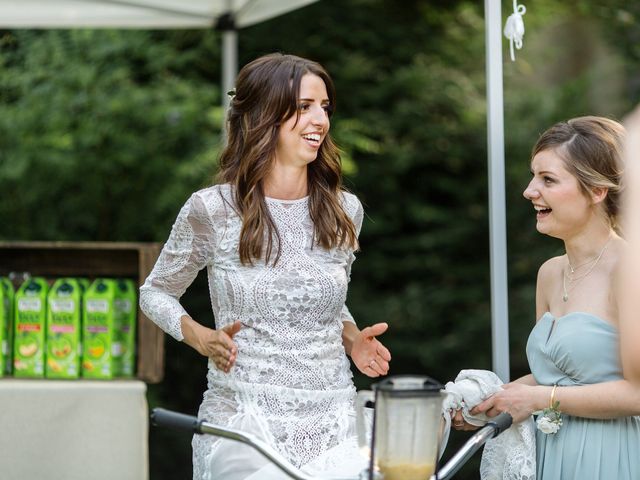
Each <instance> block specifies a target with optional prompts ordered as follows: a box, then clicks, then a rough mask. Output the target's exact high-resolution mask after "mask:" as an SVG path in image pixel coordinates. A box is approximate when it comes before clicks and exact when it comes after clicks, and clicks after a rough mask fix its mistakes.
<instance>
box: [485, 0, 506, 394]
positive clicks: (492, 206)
mask: <svg viewBox="0 0 640 480" xmlns="http://www.w3.org/2000/svg"><path fill="white" fill-rule="evenodd" d="M501 3H502V2H501V0H485V2H484V11H485V46H486V72H487V147H488V150H487V153H488V172H489V239H490V258H491V344H492V368H493V371H494V372H495V373H496V375H498V377H500V378H501V379H502V381H503V382H508V381H509V379H510V374H509V301H508V297H509V294H508V282H507V232H506V224H507V220H506V206H505V204H506V200H505V197H506V196H505V168H504V104H503V101H504V99H503V84H502V75H503V74H502V6H501Z"/></svg>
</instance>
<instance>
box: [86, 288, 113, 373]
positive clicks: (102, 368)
mask: <svg viewBox="0 0 640 480" xmlns="http://www.w3.org/2000/svg"><path fill="white" fill-rule="evenodd" d="M116 287H117V285H116V282H115V281H114V280H112V279H107V278H97V279H95V280H94V281H93V283H92V284H91V286H90V287H89V289H88V290H87V291H86V293H85V295H84V301H83V304H84V324H83V327H82V376H83V377H85V378H113V376H114V373H115V368H114V367H115V364H114V363H115V362H114V355H113V344H114V333H115V308H114V307H115V306H114V301H115V295H116Z"/></svg>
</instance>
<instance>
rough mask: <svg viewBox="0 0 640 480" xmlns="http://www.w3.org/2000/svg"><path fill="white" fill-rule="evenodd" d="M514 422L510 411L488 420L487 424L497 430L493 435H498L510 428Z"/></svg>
mask: <svg viewBox="0 0 640 480" xmlns="http://www.w3.org/2000/svg"><path fill="white" fill-rule="evenodd" d="M512 423H513V417H512V416H511V414H510V413H508V412H502V413H501V414H500V415H498V416H497V417H494V418H493V419H492V420H490V421H489V422H487V425H491V426H493V428H494V429H495V431H496V432H495V434H494V435H493V436H494V437H496V436H498V435H500V434H501V433H502V432H504V431H505V430H506V429H507V428H509V427H510V426H511V424H512Z"/></svg>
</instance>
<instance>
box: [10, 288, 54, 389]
mask: <svg viewBox="0 0 640 480" xmlns="http://www.w3.org/2000/svg"><path fill="white" fill-rule="evenodd" d="M48 290H49V286H48V284H47V282H46V280H45V279H44V278H41V277H33V278H30V279H28V280H26V281H25V282H24V283H23V284H22V285H21V286H20V288H19V289H18V291H17V292H16V295H15V309H14V348H13V371H14V375H15V376H16V377H35V378H41V377H43V376H44V362H45V325H46V318H47V293H48Z"/></svg>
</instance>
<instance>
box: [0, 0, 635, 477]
mask: <svg viewBox="0 0 640 480" xmlns="http://www.w3.org/2000/svg"><path fill="white" fill-rule="evenodd" d="M525 4H526V6H527V13H526V15H525V16H524V20H525V25H526V34H525V37H524V48H523V49H522V50H520V51H517V52H516V55H517V61H516V62H513V63H512V62H511V61H510V60H509V59H508V53H507V52H508V44H507V42H506V41H505V42H503V47H504V53H505V63H504V90H505V108H504V110H505V142H506V146H505V148H506V183H507V191H506V197H507V216H508V245H509V246H508V250H509V251H508V262H509V265H508V268H509V295H510V301H509V309H510V310H509V313H510V319H509V320H510V348H511V374H512V377H513V378H515V377H517V376H520V375H522V374H525V373H527V365H526V357H525V354H524V346H525V343H526V339H527V335H528V332H529V329H530V328H531V326H532V324H533V322H534V320H535V319H534V312H535V308H534V290H535V277H536V272H537V268H538V266H539V265H540V264H541V263H542V261H543V260H544V259H545V258H547V257H548V256H550V255H554V254H557V253H560V252H561V251H562V245H561V244H560V243H559V242H557V241H554V240H552V239H548V238H543V237H541V236H540V235H539V234H537V233H536V231H535V227H534V225H535V220H534V215H533V210H532V208H531V206H530V205H529V204H528V202H526V201H525V200H524V199H523V198H522V197H521V192H522V190H523V189H524V187H525V185H526V183H527V182H528V178H529V176H530V173H529V167H528V160H529V151H530V149H531V146H532V145H533V143H534V142H535V140H536V138H537V136H538V135H539V134H540V133H541V132H542V131H543V130H544V129H545V128H547V127H548V126H550V125H551V124H552V123H554V122H556V121H559V120H562V119H567V118H570V117H573V116H578V115H585V114H598V115H605V116H609V117H613V118H618V119H620V118H622V117H623V116H624V114H626V113H627V112H628V111H630V110H631V108H632V107H633V106H634V105H636V104H637V103H638V102H639V101H640V2H628V1H623V0H609V1H605V0H603V1H594V0H572V1H565V2H557V1H555V0H536V1H535V2H525ZM503 8H504V12H503V13H504V18H506V16H507V15H508V14H509V13H510V12H509V10H510V9H511V8H512V5H511V2H508V1H504V2H503ZM483 16H484V12H483V5H482V2H479V1H469V0H456V1H454V0H435V1H434V0H404V1H402V2H398V1H393V0H322V1H320V2H318V3H316V4H313V5H311V6H308V7H305V8H303V9H301V10H299V11H295V12H292V13H289V14H286V15H284V16H282V17H278V18H276V19H273V20H270V21H267V22H265V23H263V24H260V25H256V26H253V27H250V28H247V29H243V30H242V31H241V34H240V42H239V44H240V64H241V65H242V64H244V63H246V62H248V61H250V60H251V59H253V58H255V57H257V56H259V55H262V54H264V53H268V52H272V51H281V52H285V53H293V54H296V55H301V56H304V57H308V58H311V59H314V60H317V61H319V62H320V63H322V64H323V65H324V66H325V67H326V68H327V69H328V70H329V72H330V73H331V74H332V76H333V78H334V80H335V83H336V87H337V91H338V105H337V112H336V115H335V116H334V120H333V124H332V128H333V132H334V135H335V138H336V139H337V140H338V142H339V144H340V145H341V147H342V149H343V151H344V155H343V161H344V170H345V174H346V175H345V184H346V186H347V187H348V188H349V189H350V190H351V191H353V192H354V193H356V194H357V195H358V196H359V197H360V199H361V200H362V202H363V203H364V205H365V209H366V214H367V217H366V219H365V222H364V225H363V229H362V234H361V252H360V253H359V255H358V260H357V262H356V263H355V265H354V268H353V272H352V280H351V286H350V292H349V299H348V304H349V307H350V309H351V311H352V313H353V314H354V316H355V318H356V320H357V321H358V323H359V324H360V326H365V325H369V324H372V323H375V322H381V321H385V322H388V323H389V324H390V329H389V332H388V333H387V334H385V336H384V342H385V344H387V346H388V347H389V348H390V350H391V352H392V355H393V361H392V368H391V373H392V374H398V373H425V374H429V375H431V376H433V377H435V378H437V379H439V380H440V381H442V382H446V381H448V380H451V379H453V378H454V377H455V376H456V374H457V373H458V371H459V370H460V369H463V368H485V369H488V368H491V340H490V339H491V329H490V315H491V314H490V285H489V278H490V277H489V275H490V273H489V251H488V241H489V232H488V204H487V193H488V192H487V159H486V157H487V148H486V117H485V115H486V99H485V95H486V94H485V81H486V78H485V47H484V45H485V44H484V18H483ZM220 55H221V52H220V33H219V32H216V31H215V30H208V31H205V30H184V31H123V30H49V31H35V30H15V31H6V30H5V31H0V72H1V73H0V109H1V112H2V114H1V115H0V192H2V196H1V197H0V198H1V200H0V239H2V240H73V241H98V240H100V241H158V242H163V241H164V240H165V239H166V237H167V235H168V233H169V230H170V228H171V225H172V222H173V221H174V219H175V217H176V215H177V213H178V210H179V208H180V206H181V205H182V203H183V202H184V201H185V200H186V199H187V198H188V196H189V194H190V193H191V192H192V191H194V190H196V189H198V188H201V187H203V186H206V185H209V184H210V183H211V182H212V178H213V175H214V174H215V170H216V159H217V156H218V154H219V152H220V146H221V128H220V127H221V122H222V117H223V112H222V110H221V108H220V107H219V105H220V99H221V94H222V92H221V91H220V86H219V78H220ZM184 304H185V306H186V307H187V310H188V311H190V312H191V313H192V315H193V316H194V317H195V318H197V319H199V320H200V321H201V322H204V323H210V324H211V323H212V322H213V318H212V314H211V308H210V304H209V299H208V298H207V287H206V278H205V275H204V274H202V273H201V275H200V276H199V277H198V278H197V280H196V282H195V283H194V285H193V286H192V287H191V288H190V290H189V291H188V292H187V294H186V295H185V297H184ZM205 373H206V360H205V359H203V358H200V357H198V355H197V354H196V353H195V352H193V351H191V350H190V349H189V348H187V347H186V346H184V345H182V344H179V343H178V342H175V341H173V340H172V339H168V340H167V342H166V374H165V380H164V381H163V382H162V383H160V384H157V385H149V393H148V399H149V405H150V407H155V406H163V407H166V408H171V409H175V410H179V411H183V412H187V413H195V412H196V410H197V407H198V405H199V402H200V400H201V396H202V392H203V391H204V389H205ZM355 379H356V384H357V386H358V387H360V388H364V387H368V386H369V385H370V381H369V380H368V379H367V378H364V377H362V376H361V375H358V374H356V375H355ZM467 436H468V435H467V434H459V433H457V432H454V434H453V435H452V439H451V446H450V448H449V450H448V453H447V454H445V456H448V455H450V453H451V452H452V451H453V450H455V448H456V446H458V445H460V442H462V441H463V440H464V439H465V438H466V437H467ZM477 457H479V455H477ZM478 461H479V459H478V458H476V459H474V461H473V462H470V464H469V465H468V466H467V467H466V468H465V469H464V470H463V471H462V472H461V473H460V474H459V475H458V478H461V479H463V478H469V479H471V478H477V477H478V474H477V464H478ZM150 462H151V467H150V468H151V478H152V479H153V480H156V479H157V480H160V479H175V478H190V476H191V462H190V436H189V435H187V434H180V433H176V432H175V431H170V432H165V431H155V430H152V431H151V432H150Z"/></svg>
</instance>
